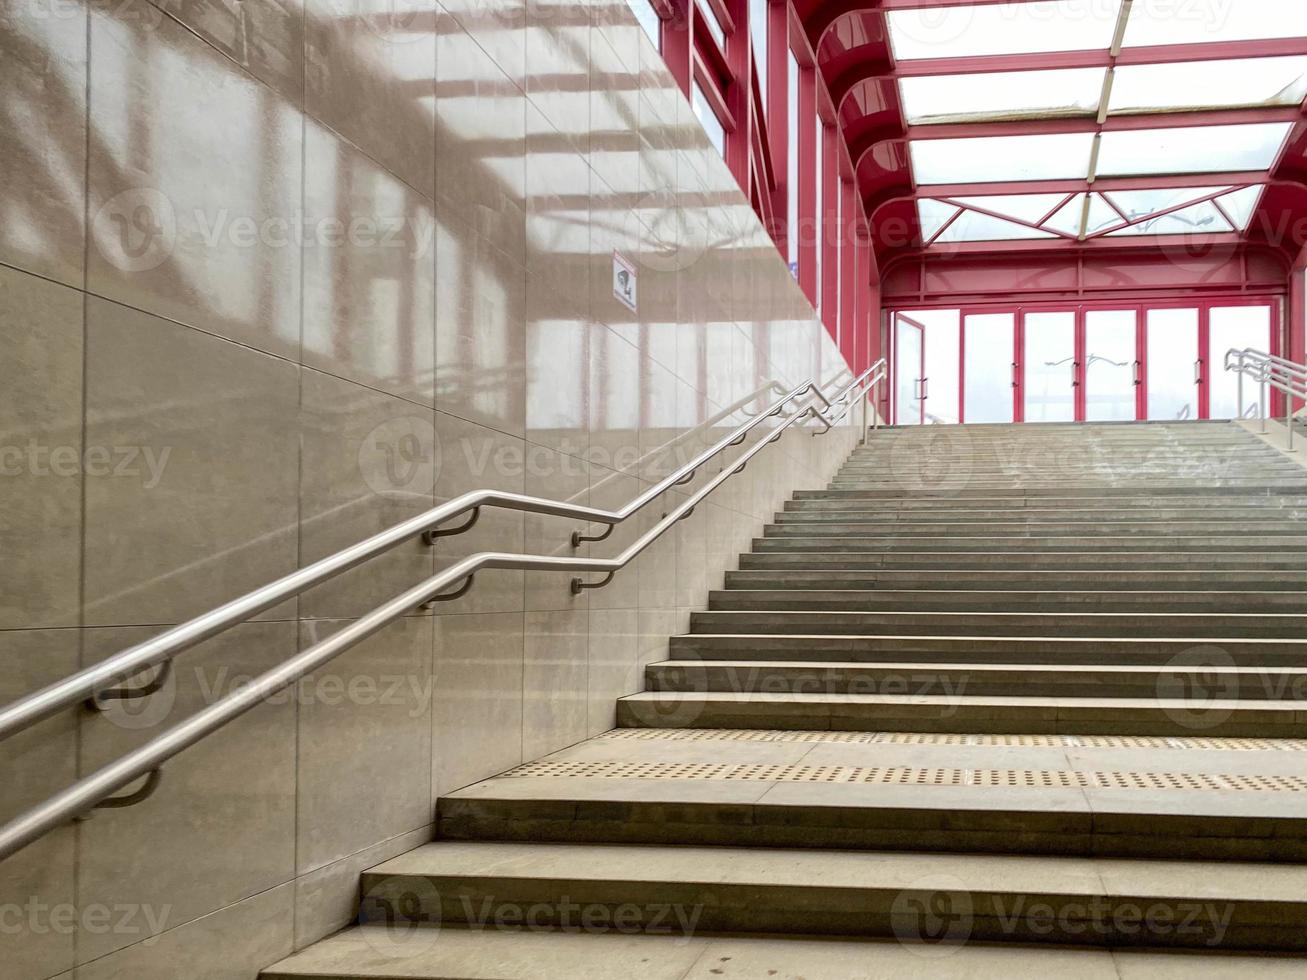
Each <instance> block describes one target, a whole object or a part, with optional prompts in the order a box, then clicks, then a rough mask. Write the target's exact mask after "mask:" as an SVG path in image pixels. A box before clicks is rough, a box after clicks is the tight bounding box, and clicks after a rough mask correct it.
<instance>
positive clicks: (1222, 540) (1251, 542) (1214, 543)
mask: <svg viewBox="0 0 1307 980" xmlns="http://www.w3.org/2000/svg"><path fill="white" fill-rule="evenodd" d="M1272 548H1273V549H1274V550H1275V554H1276V555H1279V554H1289V553H1295V554H1296V557H1297V558H1298V559H1299V560H1302V558H1303V556H1304V555H1307V535H1301V534H1294V535H1284V536H1283V537H1279V538H1267V537H1259V536H1257V535H1233V536H1231V535H1220V534H1210V535H1201V534H1193V535H1188V536H1179V535H1143V534H1140V535H1135V536H1133V537H1131V536H1118V537H1113V536H1108V535H1103V536H1101V537H1085V536H1083V535H1070V534H1067V535H1056V536H1054V535H1014V536H980V535H975V536H951V537H945V536H938V537H930V538H924V537H914V536H911V535H902V534H896V535H886V534H884V533H883V532H882V533H880V534H848V533H846V534H843V535H838V536H837V535H833V534H831V535H804V534H786V535H772V536H769V537H761V538H754V539H753V550H754V551H954V552H956V551H1024V552H1029V551H1039V550H1048V551H1067V552H1083V551H1110V550H1125V549H1139V550H1151V551H1173V552H1182V551H1192V552H1219V551H1252V552H1258V553H1260V552H1262V551H1264V550H1267V549H1272ZM1268 557H1271V556H1268Z"/></svg>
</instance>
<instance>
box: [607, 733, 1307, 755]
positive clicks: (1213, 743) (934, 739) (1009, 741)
mask: <svg viewBox="0 0 1307 980" xmlns="http://www.w3.org/2000/svg"><path fill="white" fill-rule="evenodd" d="M599 737H600V738H611V739H634V740H637V741H650V742H661V741H667V742H713V741H724V742H841V743H845V744H849V743H852V744H854V745H978V746H1007V747H1014V748H1031V747H1033V748H1086V749H1205V750H1207V751H1212V752H1307V739H1297V738H1201V737H1200V738H1167V737H1164V736H1148V735H934V734H918V733H915V732H785V731H753V730H740V729H728V728H722V729H717V728H619V729H615V730H614V731H611V732H606V733H605V734H603V735H601V736H599Z"/></svg>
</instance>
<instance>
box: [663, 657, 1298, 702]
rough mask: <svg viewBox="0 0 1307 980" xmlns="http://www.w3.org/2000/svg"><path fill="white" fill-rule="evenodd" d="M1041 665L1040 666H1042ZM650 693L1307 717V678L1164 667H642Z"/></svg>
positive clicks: (1269, 671)
mask: <svg viewBox="0 0 1307 980" xmlns="http://www.w3.org/2000/svg"><path fill="white" fill-rule="evenodd" d="M1041 666H1042V665H1041ZM645 682H646V683H645V689H646V690H648V691H683V692H684V691H694V692H699V693H704V692H709V693H734V694H784V695H789V696H792V697H803V696H805V695H812V694H854V695H907V696H913V697H946V698H957V699H963V698H994V697H1032V698H1133V699H1154V698H1159V697H1160V698H1174V697H1183V696H1184V693H1183V692H1195V693H1194V694H1193V696H1194V697H1195V698H1198V697H1200V696H1211V697H1219V698H1221V699H1222V700H1226V699H1236V700H1243V701H1286V702H1288V701H1294V702H1300V703H1301V704H1302V707H1303V710H1304V713H1307V675H1304V674H1302V673H1299V672H1295V671H1294V670H1293V669H1276V668H1263V669H1249V670H1247V671H1244V672H1240V673H1239V674H1238V675H1228V674H1227V675H1216V674H1211V673H1207V672H1203V671H1201V670H1187V669H1181V668H1171V667H1168V668H1165V669H1162V670H1153V671H1139V672H1132V673H1130V674H1122V673H1119V672H1118V673H1115V674H1114V673H1111V672H1107V671H1103V670H1095V669H1093V668H1092V667H1091V668H1086V669H1085V670H1082V671H1075V672H1074V673H1057V672H1052V671H1041V670H1039V669H1031V668H1027V669H1020V668H1013V669H1011V670H998V669H993V668H986V669H974V670H967V669H966V668H953V667H950V668H943V667H941V668H938V669H926V668H924V667H922V666H921V665H915V666H911V667H909V666H901V667H896V666H893V665H884V666H865V667H858V668H853V667H821V666H812V667H796V666H793V665H788V664H787V665H782V664H775V665H769V664H765V663H753V664H750V665H748V666H724V665H717V664H712V663H702V664H699V663H694V664H691V663H686V664H682V665H670V666H669V665H652V666H649V667H646V668H645Z"/></svg>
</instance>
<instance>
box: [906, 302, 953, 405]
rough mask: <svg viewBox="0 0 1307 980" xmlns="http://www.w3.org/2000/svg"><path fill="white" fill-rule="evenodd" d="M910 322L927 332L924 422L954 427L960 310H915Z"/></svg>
mask: <svg viewBox="0 0 1307 980" xmlns="http://www.w3.org/2000/svg"><path fill="white" fill-rule="evenodd" d="M912 319H914V320H916V321H917V322H918V323H921V324H924V325H925V328H926V374H925V377H926V388H925V392H924V394H925V398H924V401H925V416H926V421H927V422H938V423H956V422H957V420H958V378H959V377H960V372H961V370H962V364H961V363H960V361H959V359H958V351H959V347H958V333H959V331H960V330H961V327H962V315H961V311H959V310H918V311H915V312H913V313H912Z"/></svg>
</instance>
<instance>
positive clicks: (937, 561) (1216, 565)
mask: <svg viewBox="0 0 1307 980" xmlns="http://www.w3.org/2000/svg"><path fill="white" fill-rule="evenodd" d="M739 564H740V568H741V569H742V570H745V571H757V570H761V569H774V570H798V571H803V570H817V569H827V570H831V571H836V572H844V571H877V570H884V571H908V570H912V569H922V568H929V569H939V570H947V571H952V572H958V571H981V570H988V569H1001V570H1006V571H1010V570H1018V571H1029V572H1035V573H1038V572H1046V571H1050V570H1058V569H1065V570H1068V571H1079V572H1092V571H1108V570H1120V571H1138V572H1142V571H1146V570H1148V569H1160V570H1167V571H1188V570H1200V571H1203V572H1207V573H1220V572H1227V571H1231V572H1234V571H1241V572H1256V571H1276V570H1281V571H1301V570H1307V562H1304V559H1303V556H1302V555H1301V554H1288V555H1278V554H1277V555H1265V556H1263V555H1259V554H1257V553H1256V552H1246V551H1217V552H1200V551H1182V552H1147V551H1125V550H1120V551H1115V552H1112V551H1079V552H1077V551H1064V552H1058V551H1045V552H1030V551H1026V552H1021V551H995V552H984V551H926V552H912V551H888V552H874V551H853V550H850V551H843V552H839V551H818V550H815V549H814V550H809V551H788V550H784V549H779V548H778V549H775V550H767V551H759V552H756V553H750V554H744V555H741V556H740V563H739Z"/></svg>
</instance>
